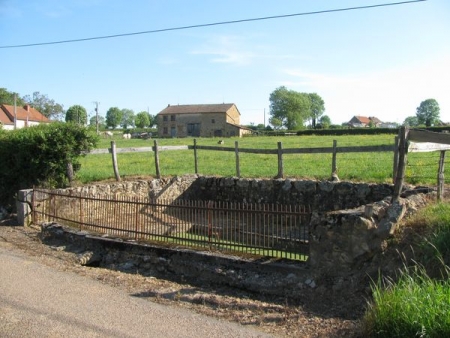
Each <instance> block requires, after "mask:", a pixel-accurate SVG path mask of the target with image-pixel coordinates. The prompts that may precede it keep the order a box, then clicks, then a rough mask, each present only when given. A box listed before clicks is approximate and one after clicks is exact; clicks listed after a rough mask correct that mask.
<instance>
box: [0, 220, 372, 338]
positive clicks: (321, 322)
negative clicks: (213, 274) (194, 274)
mask: <svg viewBox="0 0 450 338" xmlns="http://www.w3.org/2000/svg"><path fill="white" fill-rule="evenodd" d="M0 245H2V246H7V247H8V248H9V249H10V250H20V251H23V252H25V253H26V254H28V255H29V257H30V259H32V260H36V261H38V262H40V263H43V264H45V265H48V266H51V267H53V268H55V269H58V270H61V271H71V272H75V273H77V274H79V275H82V276H86V277H88V278H92V279H95V280H98V281H100V282H102V283H105V284H108V285H110V286H113V287H117V288H119V289H122V290H125V291H126V292H128V293H129V294H130V295H131V296H135V297H141V298H145V299H148V300H150V301H153V302H157V303H161V304H166V305H169V306H179V307H183V308H188V309H191V310H193V311H196V312H198V313H202V314H206V315H209V316H213V317H219V318H222V319H225V320H229V321H234V322H239V323H241V324H244V325H254V326H256V327H258V328H259V329H260V330H262V331H264V332H268V333H272V334H274V335H275V336H279V337H358V336H360V334H359V332H360V331H359V328H358V327H359V319H360V318H361V316H362V315H363V313H364V307H365V304H366V300H367V295H365V294H364V292H354V291H355V289H353V288H350V287H349V288H348V292H339V293H336V292H333V289H332V288H330V290H327V287H326V283H327V281H325V280H322V281H320V282H319V284H320V285H322V287H320V288H316V289H312V288H311V289H308V290H305V293H304V295H302V296H301V297H300V298H299V299H296V300H295V301H294V300H291V299H288V298H280V297H273V296H265V295H259V294H254V293H249V292H245V291H242V290H237V289H233V288H228V287H219V288H214V287H199V286H193V285H189V284H185V283H175V282H173V281H168V280H164V279H161V278H154V277H145V276H141V275H137V274H128V273H123V272H119V271H113V270H107V269H103V268H95V267H87V266H81V265H80V264H79V263H78V256H77V254H76V250H74V248H71V250H70V252H69V251H66V250H65V245H66V243H57V242H52V243H51V245H44V244H43V243H42V241H41V240H40V230H39V229H35V228H30V227H26V228H24V227H20V226H16V225H15V224H14V220H13V219H10V220H6V221H3V222H1V223H0Z"/></svg>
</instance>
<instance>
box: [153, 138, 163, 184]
mask: <svg viewBox="0 0 450 338" xmlns="http://www.w3.org/2000/svg"><path fill="white" fill-rule="evenodd" d="M154 142H155V143H154V148H155V149H154V151H155V168H156V177H157V178H161V171H160V169H159V153H158V141H157V140H155V141H154Z"/></svg>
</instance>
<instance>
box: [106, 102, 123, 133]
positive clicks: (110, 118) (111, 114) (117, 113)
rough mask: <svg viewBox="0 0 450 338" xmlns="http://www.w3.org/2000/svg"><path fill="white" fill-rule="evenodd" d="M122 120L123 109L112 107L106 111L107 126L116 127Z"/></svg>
mask: <svg viewBox="0 0 450 338" xmlns="http://www.w3.org/2000/svg"><path fill="white" fill-rule="evenodd" d="M121 122H122V111H121V110H120V109H119V108H117V107H111V108H109V109H108V111H107V112H106V127H107V128H113V129H115V128H116V127H117V126H119V125H120V123H121Z"/></svg>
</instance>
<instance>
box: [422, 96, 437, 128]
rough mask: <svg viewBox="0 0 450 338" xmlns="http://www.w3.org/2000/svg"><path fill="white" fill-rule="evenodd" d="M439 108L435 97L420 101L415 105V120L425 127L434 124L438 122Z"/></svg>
mask: <svg viewBox="0 0 450 338" xmlns="http://www.w3.org/2000/svg"><path fill="white" fill-rule="evenodd" d="M439 113H440V108H439V104H438V103H437V101H436V100H435V99H428V100H425V101H422V102H421V103H420V106H419V107H417V112H416V116H417V120H418V121H419V124H425V126H427V127H431V126H434V125H435V124H437V123H438V122H439Z"/></svg>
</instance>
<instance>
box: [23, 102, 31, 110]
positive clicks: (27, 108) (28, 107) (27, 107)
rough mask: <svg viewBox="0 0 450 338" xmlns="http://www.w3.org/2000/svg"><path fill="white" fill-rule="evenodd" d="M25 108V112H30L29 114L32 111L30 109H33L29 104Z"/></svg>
mask: <svg viewBox="0 0 450 338" xmlns="http://www.w3.org/2000/svg"><path fill="white" fill-rule="evenodd" d="M24 108H25V110H26V111H28V112H29V111H30V108H31V107H30V105H29V104H27V105H26V106H24Z"/></svg>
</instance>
